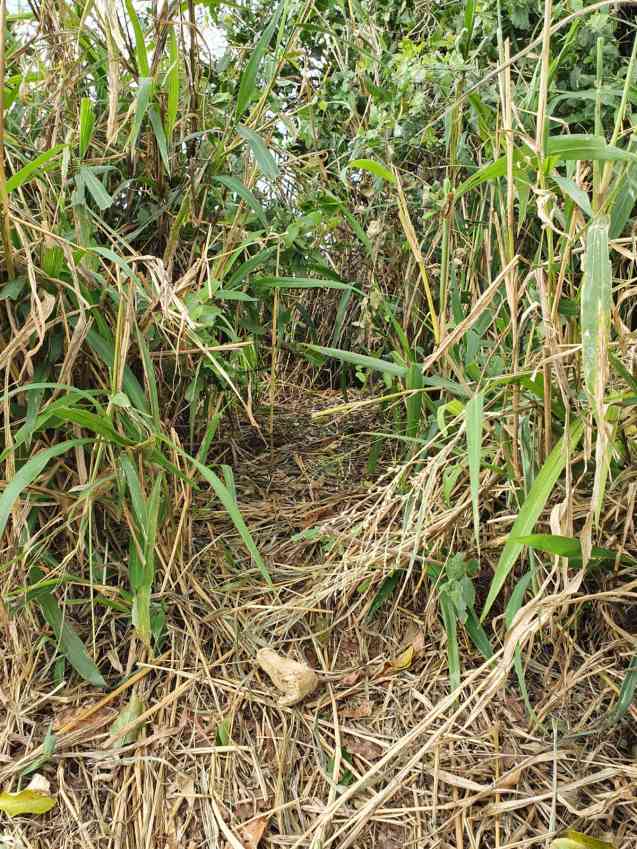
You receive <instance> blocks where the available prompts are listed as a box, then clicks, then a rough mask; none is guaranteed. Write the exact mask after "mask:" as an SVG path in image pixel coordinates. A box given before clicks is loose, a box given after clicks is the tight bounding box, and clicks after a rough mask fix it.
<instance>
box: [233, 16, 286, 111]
mask: <svg viewBox="0 0 637 849" xmlns="http://www.w3.org/2000/svg"><path fill="white" fill-rule="evenodd" d="M282 9H283V2H281V3H280V4H279V6H278V8H277V9H276V11H275V12H274V14H273V15H272V18H271V19H270V23H269V24H268V25H267V27H266V28H265V29H264V30H263V33H262V34H261V37H260V38H259V40H258V41H257V44H256V46H255V48H254V50H253V51H252V56H250V60H249V61H248V64H247V65H246V67H245V70H244V72H243V74H242V75H241V82H240V83H239V93H238V95H237V113H236V115H237V118H241V116H242V115H243V113H244V112H245V111H246V109H247V108H248V106H249V105H250V103H251V102H252V100H253V99H254V96H255V94H256V91H257V74H258V72H259V67H260V66H261V60H262V59H263V57H264V55H265V52H266V50H267V49H268V47H269V46H270V41H271V40H272V36H273V35H274V30H275V29H276V25H277V23H278V20H279V16H280V14H281V11H282Z"/></svg>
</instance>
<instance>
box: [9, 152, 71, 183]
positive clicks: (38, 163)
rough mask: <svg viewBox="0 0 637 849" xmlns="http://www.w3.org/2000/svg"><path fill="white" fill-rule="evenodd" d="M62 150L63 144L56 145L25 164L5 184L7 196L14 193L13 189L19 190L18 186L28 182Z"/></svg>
mask: <svg viewBox="0 0 637 849" xmlns="http://www.w3.org/2000/svg"><path fill="white" fill-rule="evenodd" d="M63 148H64V145H63V144H56V145H55V146H54V147H52V148H51V149H50V150H47V151H45V152H44V153H41V154H40V155H39V156H36V158H35V159H33V160H32V161H31V162H27V164H26V165H24V166H23V167H22V168H20V170H19V171H16V172H15V174H13V175H12V176H11V177H9V179H8V180H7V182H6V190H7V194H10V193H11V192H12V191H14V189H19V188H20V186H23V185H24V184H25V183H26V182H28V180H30V179H31V177H32V176H33V174H34V173H35V172H36V171H37V170H38V169H39V168H41V167H42V166H43V165H46V163H47V162H50V160H51V159H53V158H54V157H56V156H57V155H58V153H59V152H60V151H61V150H62V149H63Z"/></svg>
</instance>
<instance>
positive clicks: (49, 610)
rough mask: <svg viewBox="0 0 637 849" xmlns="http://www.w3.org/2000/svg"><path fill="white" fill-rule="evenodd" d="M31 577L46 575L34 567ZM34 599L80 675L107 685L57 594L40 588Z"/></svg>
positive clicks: (94, 684) (96, 684)
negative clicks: (61, 605) (59, 602)
mask: <svg viewBox="0 0 637 849" xmlns="http://www.w3.org/2000/svg"><path fill="white" fill-rule="evenodd" d="M30 577H31V579H32V580H35V581H38V580H39V579H40V578H41V577H44V573H43V572H42V571H41V570H40V569H32V570H31V576H30ZM33 601H34V602H35V603H36V604H37V605H38V606H39V607H40V608H41V610H42V615H43V616H44V618H45V620H46V621H47V623H48V625H49V626H50V628H51V630H52V631H53V633H54V634H55V638H56V640H57V644H58V648H59V650H60V651H61V652H62V654H63V655H64V657H65V658H66V659H67V660H68V662H69V663H70V664H71V666H72V667H73V669H75V671H76V672H77V673H78V675H81V677H82V678H83V679H84V680H85V681H88V682H89V684H93V686H94V687H106V681H105V680H104V679H103V678H102V675H101V673H100V671H99V669H98V668H97V666H96V665H95V663H94V662H93V660H92V659H91V657H90V656H89V654H88V652H87V651H86V648H85V646H84V643H83V642H82V640H81V639H80V638H79V637H78V635H77V632H76V631H75V629H74V628H73V626H72V625H71V623H70V622H69V621H68V619H67V617H66V616H65V615H64V613H63V611H62V609H61V607H60V605H59V604H58V602H57V600H56V598H55V596H53V595H52V594H51V593H50V592H48V590H43V589H39V590H38V591H37V593H36V594H35V596H34V597H33Z"/></svg>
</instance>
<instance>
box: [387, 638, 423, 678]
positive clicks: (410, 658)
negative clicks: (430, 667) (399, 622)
mask: <svg viewBox="0 0 637 849" xmlns="http://www.w3.org/2000/svg"><path fill="white" fill-rule="evenodd" d="M424 650H425V635H424V634H423V632H422V631H420V630H417V631H412V632H411V633H410V634H409V636H408V637H407V639H406V640H405V642H404V643H403V649H402V650H401V652H400V654H399V655H397V656H396V657H395V658H393V659H392V660H389V661H387V662H386V663H385V665H384V667H383V669H382V670H381V674H382V673H384V672H389V671H391V670H393V671H394V672H400V671H402V670H403V669H409V667H410V666H411V665H412V663H413V662H414V660H416V659H417V658H418V657H420V655H421V654H422V653H423V652H424Z"/></svg>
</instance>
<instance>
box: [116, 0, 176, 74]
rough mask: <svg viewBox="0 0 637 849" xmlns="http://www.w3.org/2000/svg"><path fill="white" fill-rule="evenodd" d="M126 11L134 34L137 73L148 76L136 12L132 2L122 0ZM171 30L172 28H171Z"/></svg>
mask: <svg viewBox="0 0 637 849" xmlns="http://www.w3.org/2000/svg"><path fill="white" fill-rule="evenodd" d="M124 2H125V4H126V11H127V12H128V17H129V18H130V22H131V24H132V27H133V32H134V33H135V59H136V61H137V71H138V73H139V76H140V77H148V76H150V65H149V64H148V52H147V50H146V42H145V41H144V33H143V31H142V27H141V24H140V22H139V18H138V17H137V12H136V11H135V6H134V4H133V0H124ZM171 29H172V28H171Z"/></svg>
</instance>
